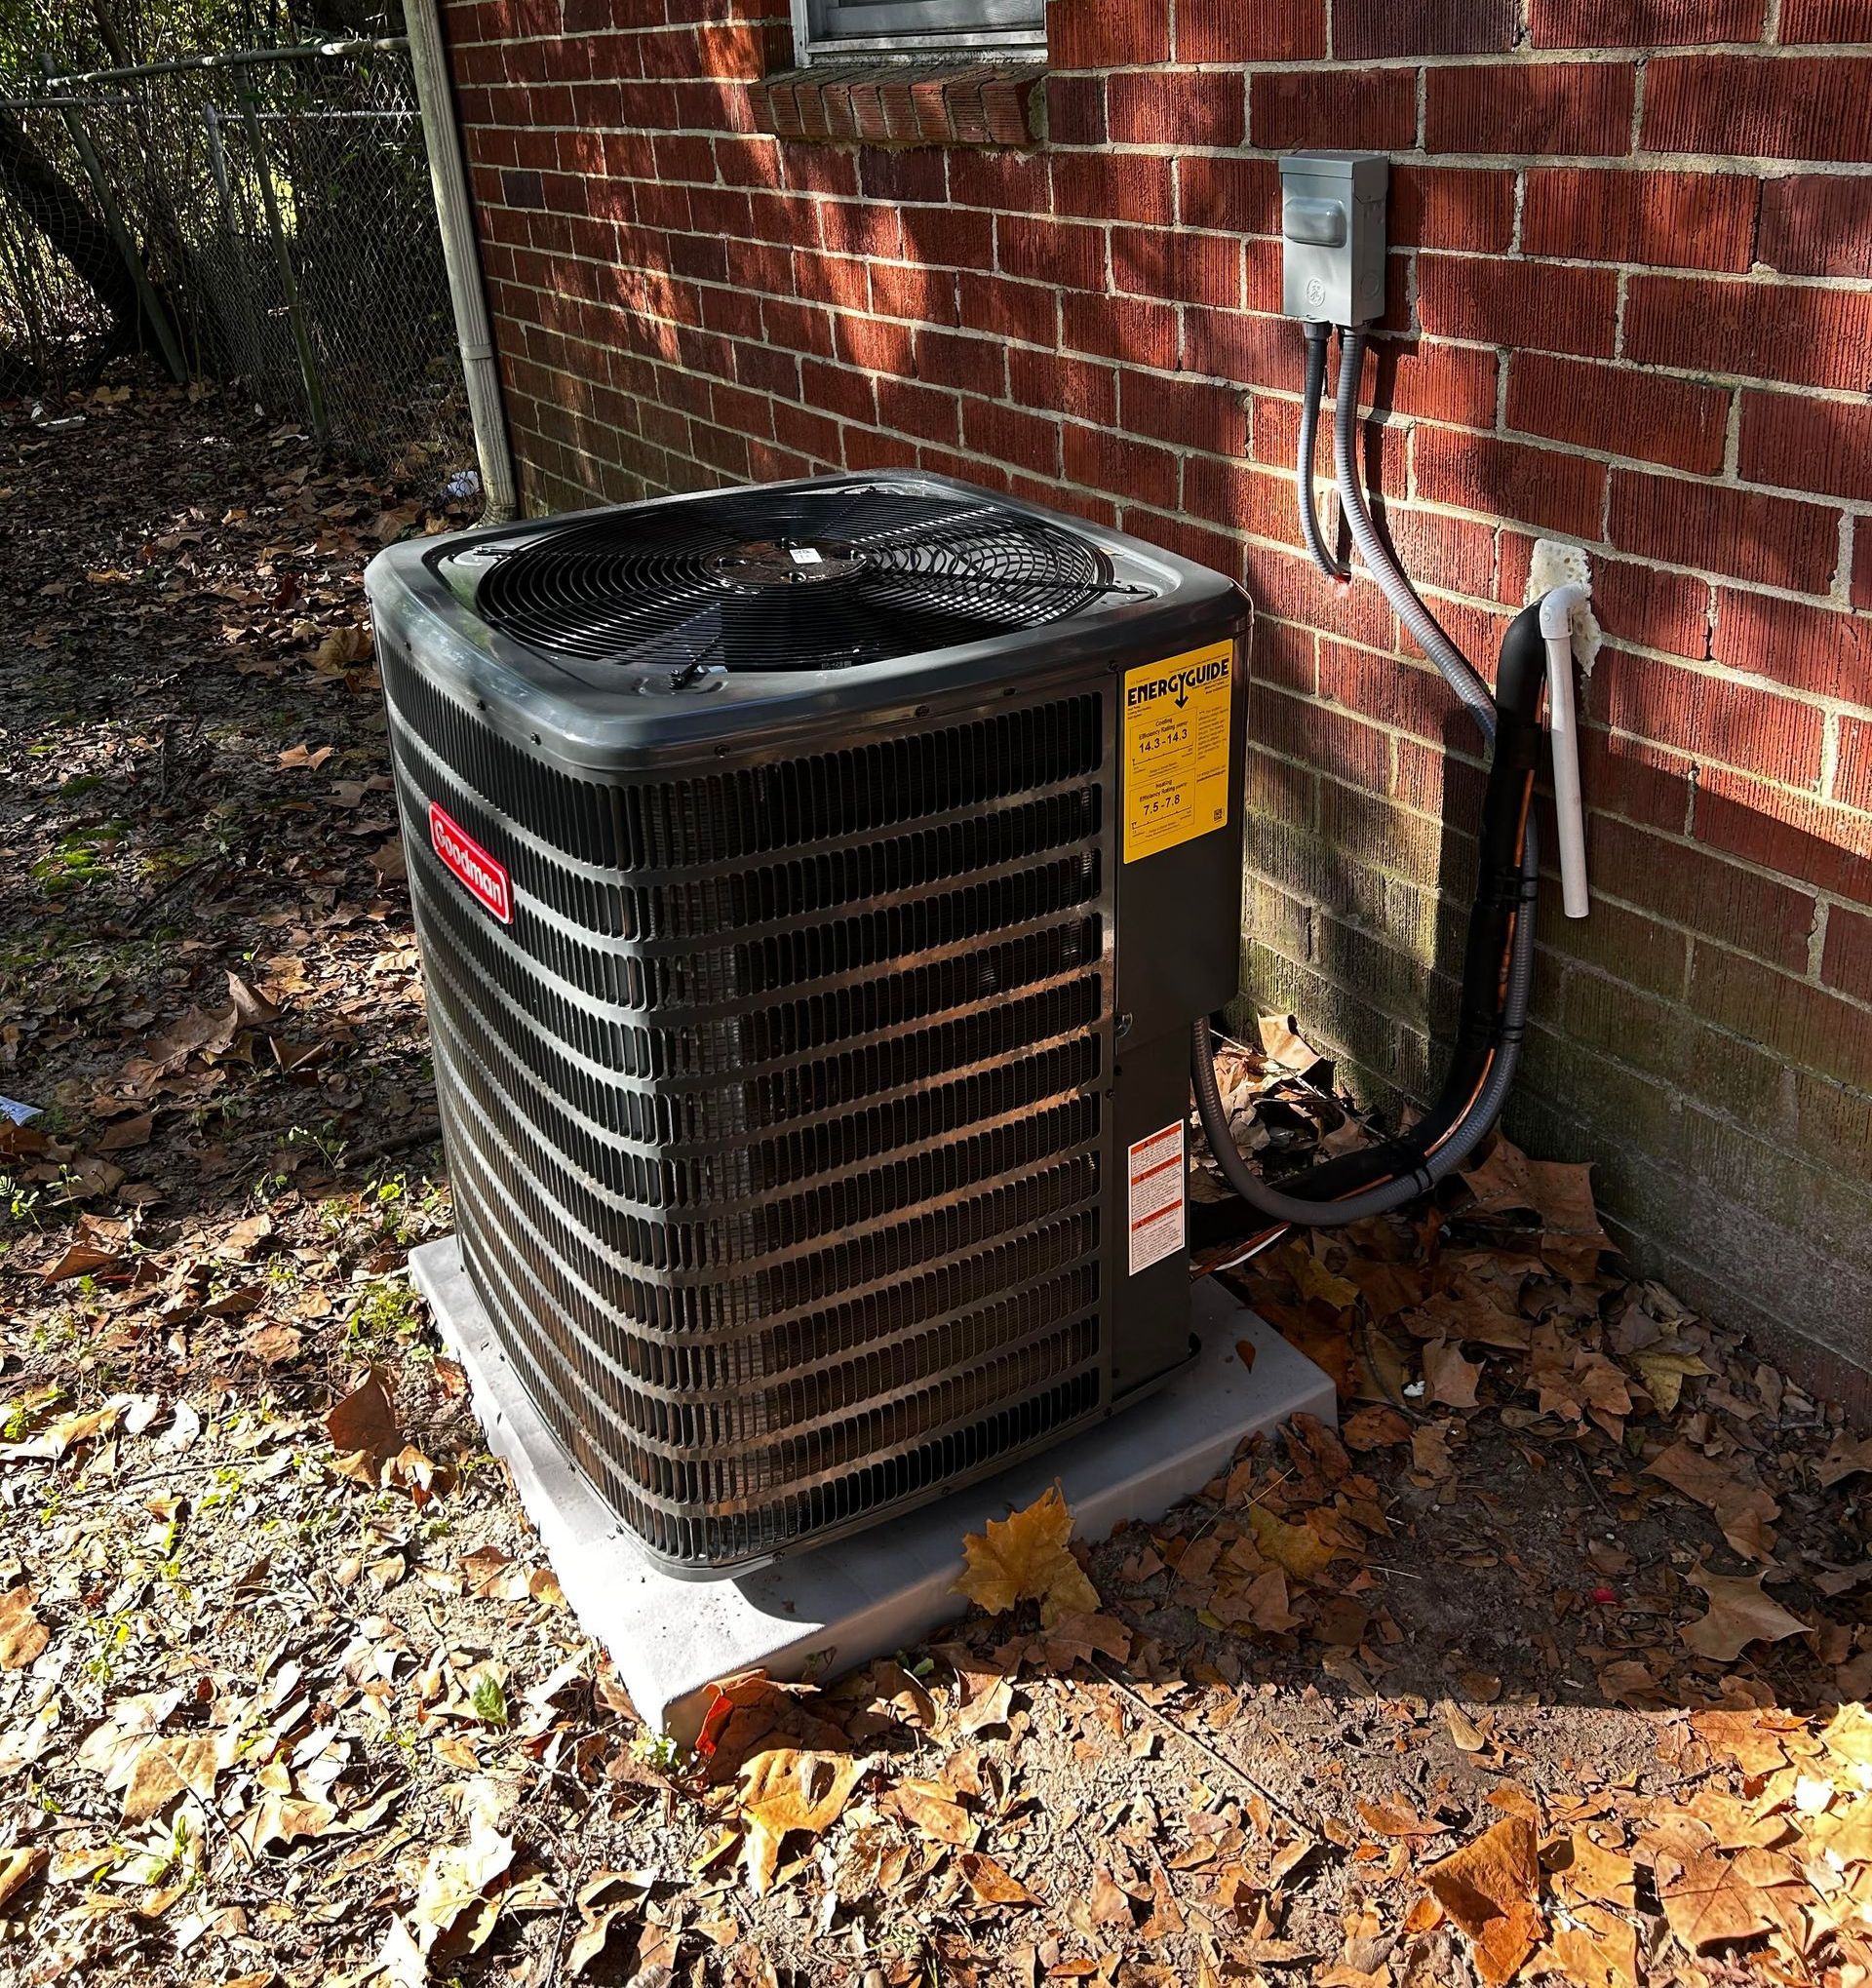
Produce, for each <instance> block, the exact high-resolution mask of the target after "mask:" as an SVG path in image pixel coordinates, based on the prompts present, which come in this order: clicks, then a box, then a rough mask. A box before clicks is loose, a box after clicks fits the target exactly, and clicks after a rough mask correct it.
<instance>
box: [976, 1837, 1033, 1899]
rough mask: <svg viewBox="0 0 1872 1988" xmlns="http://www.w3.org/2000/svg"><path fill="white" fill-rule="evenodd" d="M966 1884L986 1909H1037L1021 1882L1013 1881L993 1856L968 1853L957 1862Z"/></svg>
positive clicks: (1016, 1879)
mask: <svg viewBox="0 0 1872 1988" xmlns="http://www.w3.org/2000/svg"><path fill="white" fill-rule="evenodd" d="M956 1863H957V1866H958V1867H959V1869H960V1871H961V1874H962V1878H963V1881H964V1882H965V1883H966V1884H967V1886H968V1889H969V1890H970V1891H973V1892H974V1894H975V1895H976V1897H977V1898H979V1899H980V1900H981V1901H982V1903H983V1904H984V1905H1037V1904H1038V1903H1039V1902H1040V1901H1039V1900H1038V1899H1037V1898H1036V1897H1034V1893H1033V1892H1032V1891H1029V1890H1028V1889H1027V1887H1026V1886H1025V1885H1023V1884H1022V1883H1021V1881H1020V1880H1019V1879H1018V1878H1013V1877H1010V1876H1009V1875H1008V1874H1007V1872H1006V1871H1004V1870H1003V1869H1002V1868H1001V1867H1000V1865H999V1864H997V1863H996V1862H995V1859H994V1858H993V1857H992V1856H985V1855H983V1853H982V1852H980V1851H974V1850H971V1851H964V1852H962V1854H961V1855H960V1856H959V1857H958V1858H957V1859H956Z"/></svg>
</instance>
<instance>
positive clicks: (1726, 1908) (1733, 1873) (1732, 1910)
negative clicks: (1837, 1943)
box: [1657, 1850, 1800, 1953]
mask: <svg viewBox="0 0 1872 1988" xmlns="http://www.w3.org/2000/svg"><path fill="white" fill-rule="evenodd" d="M1799 1879H1800V1873H1799V1872H1798V1871H1797V1870H1796V1869H1795V1868H1794V1867H1793V1866H1792V1865H1791V1864H1789V1863H1788V1861H1787V1860H1786V1859H1785V1858H1784V1857H1777V1856H1774V1855H1773V1854H1772V1853H1771V1852H1768V1851H1764V1850H1745V1851H1743V1852H1741V1853H1740V1855H1738V1856H1735V1857H1734V1858H1730V1859H1725V1858H1723V1857H1720V1856H1711V1855H1701V1856H1692V1857H1687V1858H1684V1859H1683V1860H1682V1861H1677V1860H1675V1859H1673V1860H1671V1861H1670V1862H1668V1863H1665V1864H1662V1865H1661V1866H1660V1868H1659V1870H1658V1873H1657V1894H1658V1896H1659V1897H1660V1898H1661V1899H1662V1900H1663V1906H1664V1917H1665V1918H1666V1919H1667V1920H1669V1922H1670V1930H1671V1931H1673V1932H1674V1933H1675V1934H1676V1935H1677V1937H1678V1938H1679V1939H1680V1940H1682V1941H1683V1943H1684V1944H1685V1946H1687V1947H1688V1948H1689V1949H1690V1950H1691V1952H1692V1953H1697V1952H1700V1951H1701V1950H1702V1949H1703V1948H1704V1947H1712V1946H1727V1945H1731V1944H1733V1943H1734V1942H1735V1941H1736V1940H1743V1939H1752V1938H1753V1937H1754V1936H1755V1935H1756V1934H1757V1933H1762V1932H1766V1931H1768V1930H1769V1929H1770V1928H1771V1927H1773V1926H1774V1925H1775V1924H1776V1923H1777V1918H1778V1915H1777V1913H1776V1912H1775V1911H1774V1909H1773V1908H1772V1907H1770V1906H1768V1901H1767V1900H1766V1898H1765V1897H1764V1893H1765V1892H1767V1891H1771V1890H1772V1889H1774V1887H1775V1886H1776V1885H1790V1884H1795V1883H1798V1882H1799Z"/></svg>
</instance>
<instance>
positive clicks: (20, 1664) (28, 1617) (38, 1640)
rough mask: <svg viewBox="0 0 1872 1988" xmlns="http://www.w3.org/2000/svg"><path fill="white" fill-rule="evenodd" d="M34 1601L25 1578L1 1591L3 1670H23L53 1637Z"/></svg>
mask: <svg viewBox="0 0 1872 1988" xmlns="http://www.w3.org/2000/svg"><path fill="white" fill-rule="evenodd" d="M32 1603H33V1592H32V1589H31V1588H30V1587H28V1586H27V1585H26V1584H25V1583H24V1582H21V1583H20V1586H18V1587H11V1588H9V1589H8V1590H7V1591H6V1593H5V1594H0V1670H23V1669H24V1668H25V1667H26V1665H27V1664H29V1663H30V1662H31V1661H32V1660H33V1658H34V1657H38V1656H39V1655H40V1653H41V1652H42V1651H43V1650H44V1649H45V1647H46V1645H47V1644H48V1643H50V1642H51V1641H52V1632H51V1630H49V1629H48V1628H47V1627H46V1625H45V1623H43V1622H42V1621H41V1620H40V1619H39V1618H38V1617H37V1616H35V1615H34V1614H33V1612H32Z"/></svg>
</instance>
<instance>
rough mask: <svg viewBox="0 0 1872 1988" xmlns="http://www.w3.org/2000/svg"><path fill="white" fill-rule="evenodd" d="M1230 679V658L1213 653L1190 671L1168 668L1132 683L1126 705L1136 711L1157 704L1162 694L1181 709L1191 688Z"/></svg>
mask: <svg viewBox="0 0 1872 1988" xmlns="http://www.w3.org/2000/svg"><path fill="white" fill-rule="evenodd" d="M1215 682H1224V683H1226V682H1228V657H1227V656H1214V657H1212V658H1211V659H1210V660H1209V661H1208V662H1206V663H1197V664H1195V665H1194V666H1193V667H1191V668H1189V669H1188V670H1166V671H1165V672H1164V673H1163V675H1162V676H1161V677H1147V678H1146V679H1145V680H1144V682H1141V683H1132V684H1129V685H1128V686H1127V687H1126V689H1125V693H1124V702H1125V708H1126V709H1127V710H1129V711H1136V710H1138V709H1139V708H1140V707H1141V706H1143V705H1146V704H1154V703H1155V702H1156V701H1157V699H1158V698H1159V697H1169V698H1173V699H1174V700H1175V701H1176V706H1177V709H1178V710H1179V711H1181V710H1182V709H1183V708H1184V706H1185V705H1186V704H1188V703H1189V693H1190V691H1191V690H1200V689H1201V688H1202V686H1203V685H1204V684H1205V683H1215Z"/></svg>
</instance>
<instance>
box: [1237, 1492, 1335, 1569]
mask: <svg viewBox="0 0 1872 1988" xmlns="http://www.w3.org/2000/svg"><path fill="white" fill-rule="evenodd" d="M1248 1525H1249V1529H1250V1530H1251V1531H1252V1532H1253V1534H1254V1537H1255V1544H1256V1545H1257V1546H1258V1547H1259V1548H1260V1549H1261V1551H1262V1553H1263V1555H1264V1556H1265V1557H1266V1558H1267V1559H1269V1560H1272V1561H1275V1562H1276V1563H1277V1564H1278V1565H1279V1566H1281V1567H1282V1568H1284V1569H1285V1570H1286V1571H1287V1572H1288V1573H1289V1574H1291V1575H1292V1576H1293V1577H1294V1579H1296V1580H1312V1579H1315V1578H1316V1577H1317V1576H1319V1575H1320V1574H1322V1573H1324V1572H1325V1570H1326V1567H1327V1566H1328V1564H1329V1563H1330V1562H1331V1560H1332V1557H1333V1549H1332V1548H1331V1547H1330V1546H1329V1545H1327V1544H1326V1542H1325V1541H1324V1540H1322V1539H1321V1538H1320V1537H1319V1535H1318V1534H1317V1533H1316V1532H1314V1531H1313V1529H1312V1527H1311V1526H1309V1525H1307V1524H1306V1523H1305V1522H1304V1521H1303V1522H1301V1523H1300V1524H1298V1525H1290V1524H1289V1523H1288V1522H1287V1521H1286V1520H1285V1519H1280V1518H1276V1517H1275V1516H1274V1514H1273V1513H1272V1512H1270V1511H1269V1510H1268V1509H1267V1507H1266V1506H1265V1505H1260V1504H1251V1505H1250V1506H1249V1507H1248Z"/></svg>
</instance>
